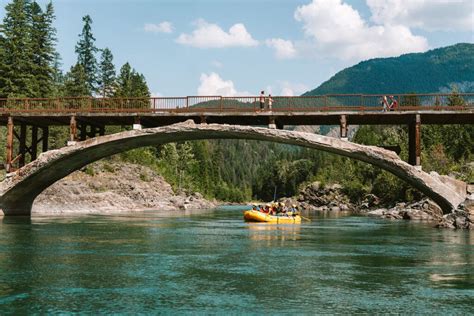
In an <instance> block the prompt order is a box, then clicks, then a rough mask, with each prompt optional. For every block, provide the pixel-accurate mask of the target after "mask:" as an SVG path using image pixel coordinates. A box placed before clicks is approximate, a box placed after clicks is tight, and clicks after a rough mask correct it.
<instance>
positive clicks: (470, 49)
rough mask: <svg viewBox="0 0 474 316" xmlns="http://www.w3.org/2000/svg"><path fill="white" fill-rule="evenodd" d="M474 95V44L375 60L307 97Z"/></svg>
mask: <svg viewBox="0 0 474 316" xmlns="http://www.w3.org/2000/svg"><path fill="white" fill-rule="evenodd" d="M452 85H456V86H457V87H458V89H459V90H460V91H464V92H474V44H466V43H461V44H456V45H452V46H448V47H443V48H438V49H434V50H430V51H428V52H425V53H416V54H406V55H402V56H399V57H393V58H376V59H371V60H367V61H363V62H361V63H359V64H357V65H355V66H352V67H349V68H346V69H344V70H342V71H340V72H338V73H337V74H336V75H334V76H333V77H332V78H331V79H329V80H328V81H326V82H324V83H323V84H321V85H320V86H319V87H317V88H316V89H314V90H311V91H308V92H306V93H305V95H320V94H339V93H341V94H345V93H366V94H372V93H373V94H384V93H410V92H417V93H433V92H438V91H445V92H447V91H450V90H451V87H452Z"/></svg>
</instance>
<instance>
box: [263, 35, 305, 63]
mask: <svg viewBox="0 0 474 316" xmlns="http://www.w3.org/2000/svg"><path fill="white" fill-rule="evenodd" d="M265 44H266V45H267V46H269V47H271V48H273V49H275V56H276V58H278V59H291V58H294V57H296V54H297V52H296V49H295V47H294V46H293V43H292V42H291V41H287V40H284V39H281V38H272V39H267V40H266V41H265Z"/></svg>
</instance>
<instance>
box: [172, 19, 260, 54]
mask: <svg viewBox="0 0 474 316" xmlns="http://www.w3.org/2000/svg"><path fill="white" fill-rule="evenodd" d="M176 42H177V43H179V44H183V45H189V46H194V47H198V48H223V47H235V46H243V47H250V46H257V45H258V41H256V40H254V39H253V38H252V35H250V33H249V32H247V29H246V28H245V26H244V25H243V24H242V23H237V24H234V25H232V26H231V27H230V29H229V31H228V32H225V31H224V30H223V29H222V28H221V27H220V26H218V25H217V24H211V23H207V22H206V21H204V20H202V19H200V20H198V21H197V22H196V29H195V30H194V31H193V32H192V33H191V34H184V33H183V34H181V35H179V37H178V38H177V39H176Z"/></svg>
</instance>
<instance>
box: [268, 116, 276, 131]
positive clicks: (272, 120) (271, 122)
mask: <svg viewBox="0 0 474 316" xmlns="http://www.w3.org/2000/svg"><path fill="white" fill-rule="evenodd" d="M268 128H271V129H276V123H275V117H273V116H271V117H270V118H269V120H268Z"/></svg>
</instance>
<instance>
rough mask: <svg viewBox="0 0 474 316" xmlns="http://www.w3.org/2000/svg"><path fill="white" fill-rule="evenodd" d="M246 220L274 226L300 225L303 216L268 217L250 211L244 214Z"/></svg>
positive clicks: (258, 212)
mask: <svg viewBox="0 0 474 316" xmlns="http://www.w3.org/2000/svg"><path fill="white" fill-rule="evenodd" d="M244 219H245V221H247V222H265V223H273V224H300V223H301V216H299V215H294V216H293V215H281V216H276V215H268V214H266V213H262V212H260V211H254V210H249V211H245V212H244Z"/></svg>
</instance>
